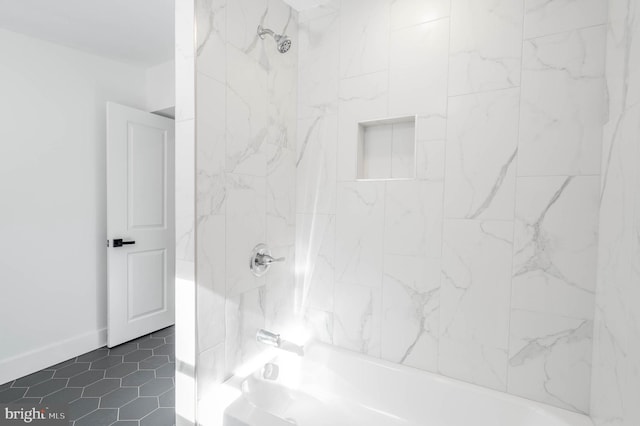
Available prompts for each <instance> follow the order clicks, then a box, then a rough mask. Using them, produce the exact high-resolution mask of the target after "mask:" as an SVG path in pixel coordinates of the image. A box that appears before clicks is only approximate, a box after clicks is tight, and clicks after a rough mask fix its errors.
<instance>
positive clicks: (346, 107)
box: [337, 71, 389, 181]
mask: <svg viewBox="0 0 640 426" xmlns="http://www.w3.org/2000/svg"><path fill="white" fill-rule="evenodd" d="M388 87H389V74H388V72H387V71H381V72H377V73H372V74H366V75H362V76H357V77H352V78H346V79H342V80H340V93H339V95H340V96H339V101H338V170H337V173H338V180H341V181H348V180H355V178H356V174H357V171H356V168H357V158H356V157H357V152H358V123H359V122H361V121H367V120H375V119H380V118H384V117H386V116H387V112H388V102H389V97H388Z"/></svg>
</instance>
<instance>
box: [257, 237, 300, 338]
mask: <svg viewBox="0 0 640 426" xmlns="http://www.w3.org/2000/svg"><path fill="white" fill-rule="evenodd" d="M272 255H273V256H274V257H280V256H283V257H285V261H284V262H282V263H276V264H274V265H272V266H271V268H270V269H269V272H268V273H267V274H266V276H265V280H266V285H265V287H264V296H263V299H264V301H263V305H264V313H265V325H266V327H267V329H269V330H277V331H279V332H281V333H282V334H283V335H284V336H286V335H287V332H289V331H290V330H292V329H294V328H296V326H298V325H299V323H301V320H300V318H299V317H298V315H297V313H298V312H297V309H296V307H298V306H300V305H299V304H298V303H296V302H297V299H296V297H297V296H298V293H297V291H296V281H295V259H294V258H295V246H294V244H293V242H292V243H291V245H290V246H287V247H278V248H273V249H272Z"/></svg>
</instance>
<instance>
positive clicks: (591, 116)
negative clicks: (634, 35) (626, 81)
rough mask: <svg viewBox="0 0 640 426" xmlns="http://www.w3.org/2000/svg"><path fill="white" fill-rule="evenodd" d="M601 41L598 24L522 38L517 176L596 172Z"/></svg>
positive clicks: (601, 94) (602, 32) (601, 91)
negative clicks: (531, 37) (548, 34)
mask: <svg viewBox="0 0 640 426" xmlns="http://www.w3.org/2000/svg"><path fill="white" fill-rule="evenodd" d="M552 3H553V2H552ZM605 40H606V29H605V26H603V25H602V26H596V27H590V28H585V29H579V30H573V31H570V32H565V33H560V34H555V35H550V36H546V37H539V38H535V39H531V40H527V41H525V43H524V51H523V56H524V57H523V70H522V105H521V111H520V140H519V152H518V174H519V175H520V176H558V175H597V174H599V172H600V156H601V147H602V124H603V122H604V101H605V98H604V95H605V93H604V58H605V55H604V52H605Z"/></svg>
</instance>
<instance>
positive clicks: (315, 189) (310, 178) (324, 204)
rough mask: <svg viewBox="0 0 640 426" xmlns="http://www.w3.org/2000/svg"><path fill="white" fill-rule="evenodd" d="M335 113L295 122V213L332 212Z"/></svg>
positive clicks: (334, 204)
mask: <svg viewBox="0 0 640 426" xmlns="http://www.w3.org/2000/svg"><path fill="white" fill-rule="evenodd" d="M337 133H338V117H337V116H336V115H328V116H323V117H316V118H309V119H304V120H300V121H299V122H298V145H297V154H296V157H297V159H296V191H297V192H296V203H297V208H296V212H297V213H310V214H311V213H320V214H335V209H336V167H337V166H336V150H337Z"/></svg>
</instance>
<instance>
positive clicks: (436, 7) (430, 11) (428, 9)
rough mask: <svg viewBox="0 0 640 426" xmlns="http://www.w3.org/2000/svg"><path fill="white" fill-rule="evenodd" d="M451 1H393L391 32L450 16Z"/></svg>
mask: <svg viewBox="0 0 640 426" xmlns="http://www.w3.org/2000/svg"><path fill="white" fill-rule="evenodd" d="M450 9H451V0H433V1H428V2H425V1H422V0H393V1H392V2H391V11H390V13H391V30H392V31H393V30H397V29H401V28H406V27H412V26H414V25H418V24H423V23H425V22H430V21H435V20H438V19H441V18H445V17H447V16H449V12H450Z"/></svg>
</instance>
